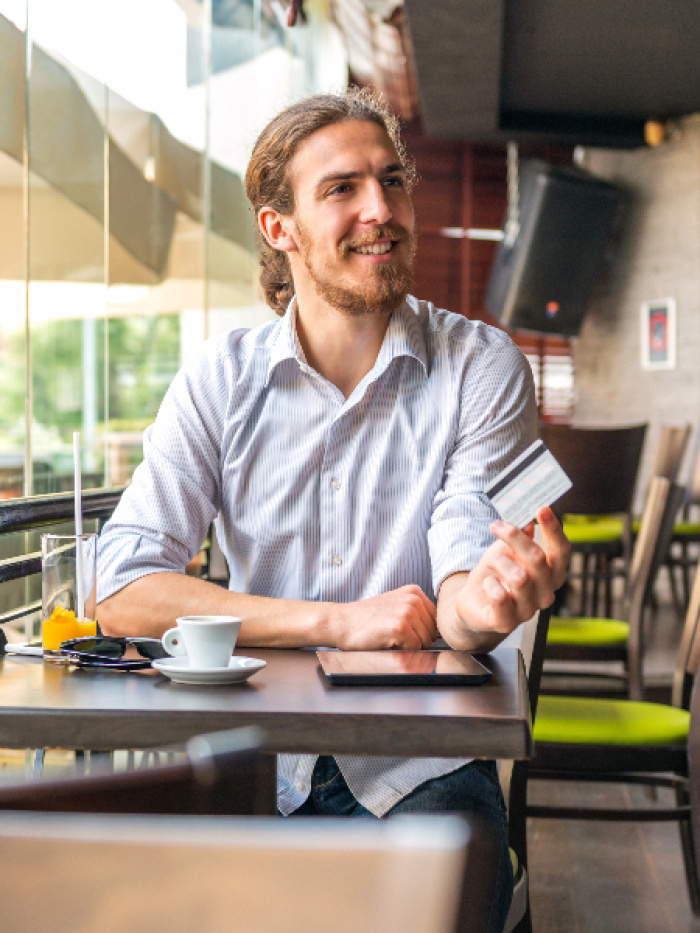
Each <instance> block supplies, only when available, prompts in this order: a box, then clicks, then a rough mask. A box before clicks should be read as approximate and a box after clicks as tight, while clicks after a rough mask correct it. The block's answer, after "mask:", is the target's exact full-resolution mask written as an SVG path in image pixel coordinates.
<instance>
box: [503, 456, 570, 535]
mask: <svg viewBox="0 0 700 933" xmlns="http://www.w3.org/2000/svg"><path fill="white" fill-rule="evenodd" d="M571 486H572V483H571V480H570V479H569V477H568V476H567V475H566V473H565V472H564V471H563V470H562V468H561V467H560V466H559V464H558V463H557V461H556V460H555V459H554V457H553V455H552V453H551V451H550V450H549V448H548V447H547V445H546V444H545V443H544V441H535V442H534V444H531V445H530V446H529V447H528V448H527V450H525V451H523V453H521V454H520V456H519V457H518V458H517V459H516V460H514V461H513V463H511V464H510V465H509V466H507V467H506V469H505V470H503V472H502V473H499V474H498V476H497V477H496V478H495V479H494V480H492V481H491V482H490V483H489V485H488V486H487V487H486V489H485V492H486V495H487V496H488V497H489V499H490V500H491V502H492V504H493V506H494V508H495V509H496V511H497V512H498V514H499V515H500V516H501V518H502V519H503V521H504V522H508V524H509V525H516V526H517V527H518V528H524V527H525V526H526V525H528V524H529V523H530V522H531V521H533V520H534V518H535V516H536V515H537V510H538V509H541V508H542V507H543V506H546V505H551V504H552V503H553V502H556V501H557V499H559V498H561V496H563V495H564V493H565V492H567V491H568V490H569V489H571Z"/></svg>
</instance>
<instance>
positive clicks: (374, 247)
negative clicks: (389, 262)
mask: <svg viewBox="0 0 700 933" xmlns="http://www.w3.org/2000/svg"><path fill="white" fill-rule="evenodd" d="M394 246H395V242H394V241H393V240H391V241H389V242H388V243H372V244H371V245H370V246H353V247H351V249H350V252H352V253H359V254H360V255H361V256H383V255H384V254H385V253H390V252H391V250H392V249H393V248H394Z"/></svg>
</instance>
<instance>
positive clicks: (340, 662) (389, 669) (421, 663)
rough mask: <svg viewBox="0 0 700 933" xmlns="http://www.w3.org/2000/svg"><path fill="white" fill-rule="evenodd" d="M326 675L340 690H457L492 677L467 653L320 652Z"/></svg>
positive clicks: (317, 653)
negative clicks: (454, 687)
mask: <svg viewBox="0 0 700 933" xmlns="http://www.w3.org/2000/svg"><path fill="white" fill-rule="evenodd" d="M316 655H317V657H318V660H319V662H320V664H321V668H322V669H323V673H324V674H325V675H326V677H327V679H328V680H329V682H330V683H332V684H338V685H340V686H359V685H366V686H382V685H387V686H402V685H404V686H420V687H429V686H443V687H444V686H458V685H460V684H483V683H485V681H487V680H488V679H489V678H490V677H491V671H489V670H488V668H486V667H484V665H483V664H481V663H480V662H479V661H477V660H476V658H475V657H473V656H472V655H471V654H469V652H468V651H452V650H451V649H447V650H430V651H396V650H387V651H317V652H316Z"/></svg>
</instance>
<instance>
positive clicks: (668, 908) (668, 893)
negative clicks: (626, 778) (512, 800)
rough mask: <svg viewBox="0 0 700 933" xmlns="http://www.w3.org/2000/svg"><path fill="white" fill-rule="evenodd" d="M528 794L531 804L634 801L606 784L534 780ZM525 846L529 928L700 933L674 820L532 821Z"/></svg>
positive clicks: (537, 931) (568, 932)
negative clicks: (622, 821) (687, 884)
mask: <svg viewBox="0 0 700 933" xmlns="http://www.w3.org/2000/svg"><path fill="white" fill-rule="evenodd" d="M632 792H633V794H634V797H635V798H639V800H640V801H641V800H642V799H643V797H642V795H643V791H642V790H641V789H640V788H633V789H632ZM529 793H530V800H531V801H532V802H533V803H538V802H539V803H544V802H547V803H555V802H556V803H558V804H566V803H571V802H573V801H574V800H575V801H576V802H577V803H586V802H590V803H597V804H603V803H604V804H605V805H612V806H629V805H631V803H632V798H631V797H630V796H629V793H628V791H627V790H626V789H622V788H613V787H608V786H605V787H595V786H593V785H584V784H567V785H563V784H561V783H559V784H554V783H553V782H550V781H547V782H544V781H536V782H532V784H531V786H530V789H529ZM528 848H529V864H530V897H531V904H532V919H533V930H534V933H690V931H692V933H700V920H697V919H695V920H694V919H693V915H692V913H691V911H690V905H689V901H688V893H687V889H686V884H685V876H684V868H683V859H682V856H681V850H680V841H679V835H678V827H677V826H676V825H675V824H672V823H670V824H663V823H602V822H597V821H596V822H592V821H586V822H583V821H579V820H539V819H538V820H530V821H529V823H528Z"/></svg>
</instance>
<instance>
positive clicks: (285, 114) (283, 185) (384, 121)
mask: <svg viewBox="0 0 700 933" xmlns="http://www.w3.org/2000/svg"><path fill="white" fill-rule="evenodd" d="M343 120H366V121H369V122H372V123H376V124H377V125H378V126H381V127H382V128H383V129H384V131H385V132H386V133H387V135H388V136H389V138H390V139H391V141H392V143H393V144H394V148H395V149H396V151H397V153H398V155H399V158H400V159H401V161H402V163H403V165H404V167H405V169H406V174H407V181H408V185H409V188H410V186H411V184H412V182H413V180H414V178H415V170H414V167H413V164H412V162H411V161H410V160H409V158H408V156H407V154H406V150H405V146H404V144H403V141H402V139H401V133H400V127H399V121H398V118H397V117H396V116H395V115H394V114H393V113H391V112H390V111H389V110H387V109H386V107H384V105H383V104H382V102H381V99H380V98H379V97H378V96H377V95H376V94H374V93H373V92H372V91H370V90H368V89H367V88H362V89H358V88H352V89H350V90H348V91H347V92H346V93H344V94H316V95H314V96H313V97H307V98H306V99H305V100H301V101H299V102H298V103H296V104H292V105H291V106H290V107H287V108H286V109H285V110H283V111H282V112H281V113H279V114H278V115H277V116H276V117H274V118H273V119H272V120H271V121H270V122H269V123H268V124H267V126H266V127H265V129H264V130H263V131H262V133H261V134H260V136H259V137H258V139H257V141H256V143H255V146H254V148H253V154H252V156H251V158H250V162H249V163H248V170H247V171H246V176H245V193H246V195H247V196H248V200H249V201H250V203H251V205H252V207H253V210H254V212H255V216H256V217H257V215H258V211H259V210H260V209H261V208H262V207H265V206H269V207H272V208H274V210H276V211H279V213H280V214H287V215H288V214H291V213H292V212H293V210H294V192H293V190H292V185H291V182H290V178H289V172H288V168H289V164H290V162H291V161H292V159H293V157H294V154H295V153H296V151H297V149H298V148H299V146H300V145H301V144H302V143H303V142H304V140H306V139H308V137H309V136H311V135H312V134H313V133H315V132H317V131H318V130H321V129H323V128H324V127H326V126H331V125H332V124H334V123H341V122H342V121H343ZM258 242H259V249H260V266H261V271H260V284H261V285H262V288H263V291H264V293H265V300H266V301H267V303H268V304H269V306H270V307H271V308H272V309H273V310H274V311H276V312H277V314H279V315H283V314H284V313H285V311H286V309H287V305H288V304H289V302H290V301H291V299H292V296H293V294H294V283H293V281H292V270H291V267H290V264H289V259H288V258H287V254H286V253H284V252H282V251H280V250H276V249H273V248H272V247H271V246H270V244H269V243H268V242H267V241H266V240H265V238H264V237H263V236H262V235H261V234H260V231H258Z"/></svg>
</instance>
